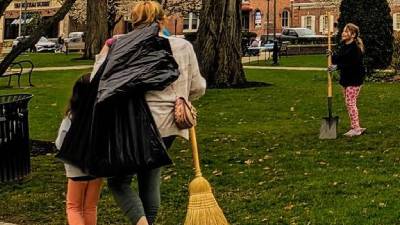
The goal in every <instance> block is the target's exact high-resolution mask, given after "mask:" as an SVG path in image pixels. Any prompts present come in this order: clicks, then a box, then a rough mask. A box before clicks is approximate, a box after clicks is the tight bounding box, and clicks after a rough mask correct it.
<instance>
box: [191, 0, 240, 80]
mask: <svg viewBox="0 0 400 225" xmlns="http://www.w3.org/2000/svg"><path fill="white" fill-rule="evenodd" d="M240 4H241V0H219V1H214V0H205V1H203V9H202V12H201V14H200V21H201V23H200V27H199V31H198V34H197V41H196V44H195V48H196V53H197V57H198V59H199V65H200V71H201V73H202V75H203V76H204V77H205V78H206V80H207V85H208V86H209V87H217V88H223V87H240V86H242V85H244V84H245V83H246V78H245V74H244V71H243V65H242V60H241V52H242V51H241V45H240V43H241V17H240V10H241V9H240Z"/></svg>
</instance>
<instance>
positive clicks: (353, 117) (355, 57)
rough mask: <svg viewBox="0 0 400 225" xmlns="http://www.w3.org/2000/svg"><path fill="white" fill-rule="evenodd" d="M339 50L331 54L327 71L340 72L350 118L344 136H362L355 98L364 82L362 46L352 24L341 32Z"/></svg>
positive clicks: (358, 32)
mask: <svg viewBox="0 0 400 225" xmlns="http://www.w3.org/2000/svg"><path fill="white" fill-rule="evenodd" d="M341 44H342V45H341V47H340V48H339V50H338V51H337V52H335V53H333V54H332V63H333V64H334V65H333V66H331V67H330V68H328V69H329V70H331V71H332V70H334V69H336V68H337V69H338V70H339V71H340V81H339V83H340V85H342V87H343V95H344V99H345V102H346V108H347V112H348V114H349V117H350V123H351V128H350V130H349V131H348V132H346V133H345V134H344V135H345V136H348V137H353V136H359V135H361V134H363V132H364V131H365V129H366V128H362V127H361V126H360V120H359V114H358V108H357V98H358V95H359V93H360V90H361V86H362V84H363V82H364V77H365V68H364V66H363V55H364V45H363V42H362V40H361V38H360V29H359V28H358V26H356V25H355V24H352V23H348V24H347V25H346V26H345V27H344V29H343V32H342V43H341Z"/></svg>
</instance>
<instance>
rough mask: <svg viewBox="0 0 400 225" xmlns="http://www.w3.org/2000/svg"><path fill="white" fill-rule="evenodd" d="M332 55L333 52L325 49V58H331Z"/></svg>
mask: <svg viewBox="0 0 400 225" xmlns="http://www.w3.org/2000/svg"><path fill="white" fill-rule="evenodd" d="M332 55H333V51H332V50H329V49H327V50H326V57H329V56H332Z"/></svg>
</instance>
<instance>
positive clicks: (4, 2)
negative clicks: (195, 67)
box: [0, 0, 12, 16]
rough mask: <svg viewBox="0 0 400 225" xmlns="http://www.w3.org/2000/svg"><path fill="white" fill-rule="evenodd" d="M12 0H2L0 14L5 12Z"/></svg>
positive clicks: (0, 0)
mask: <svg viewBox="0 0 400 225" xmlns="http://www.w3.org/2000/svg"><path fill="white" fill-rule="evenodd" d="M11 2H12V0H0V16H2V15H3V14H4V11H6V8H7V7H8V6H9V5H10V3H11Z"/></svg>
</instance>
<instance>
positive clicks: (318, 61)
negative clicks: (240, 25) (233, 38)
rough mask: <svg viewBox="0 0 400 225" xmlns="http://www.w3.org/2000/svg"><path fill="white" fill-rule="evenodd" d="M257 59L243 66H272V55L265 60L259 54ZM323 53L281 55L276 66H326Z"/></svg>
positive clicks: (246, 58)
mask: <svg viewBox="0 0 400 225" xmlns="http://www.w3.org/2000/svg"><path fill="white" fill-rule="evenodd" d="M259 59H260V60H259V61H257V60H256V61H252V62H250V63H244V65H245V66H272V63H273V62H272V55H271V58H270V59H269V60H267V61H265V57H263V56H260V57H259ZM244 60H245V62H248V57H244ZM326 60H327V59H326V56H325V55H294V56H282V57H281V58H279V60H278V62H279V65H278V66H289V67H326V66H327V61H326Z"/></svg>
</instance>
